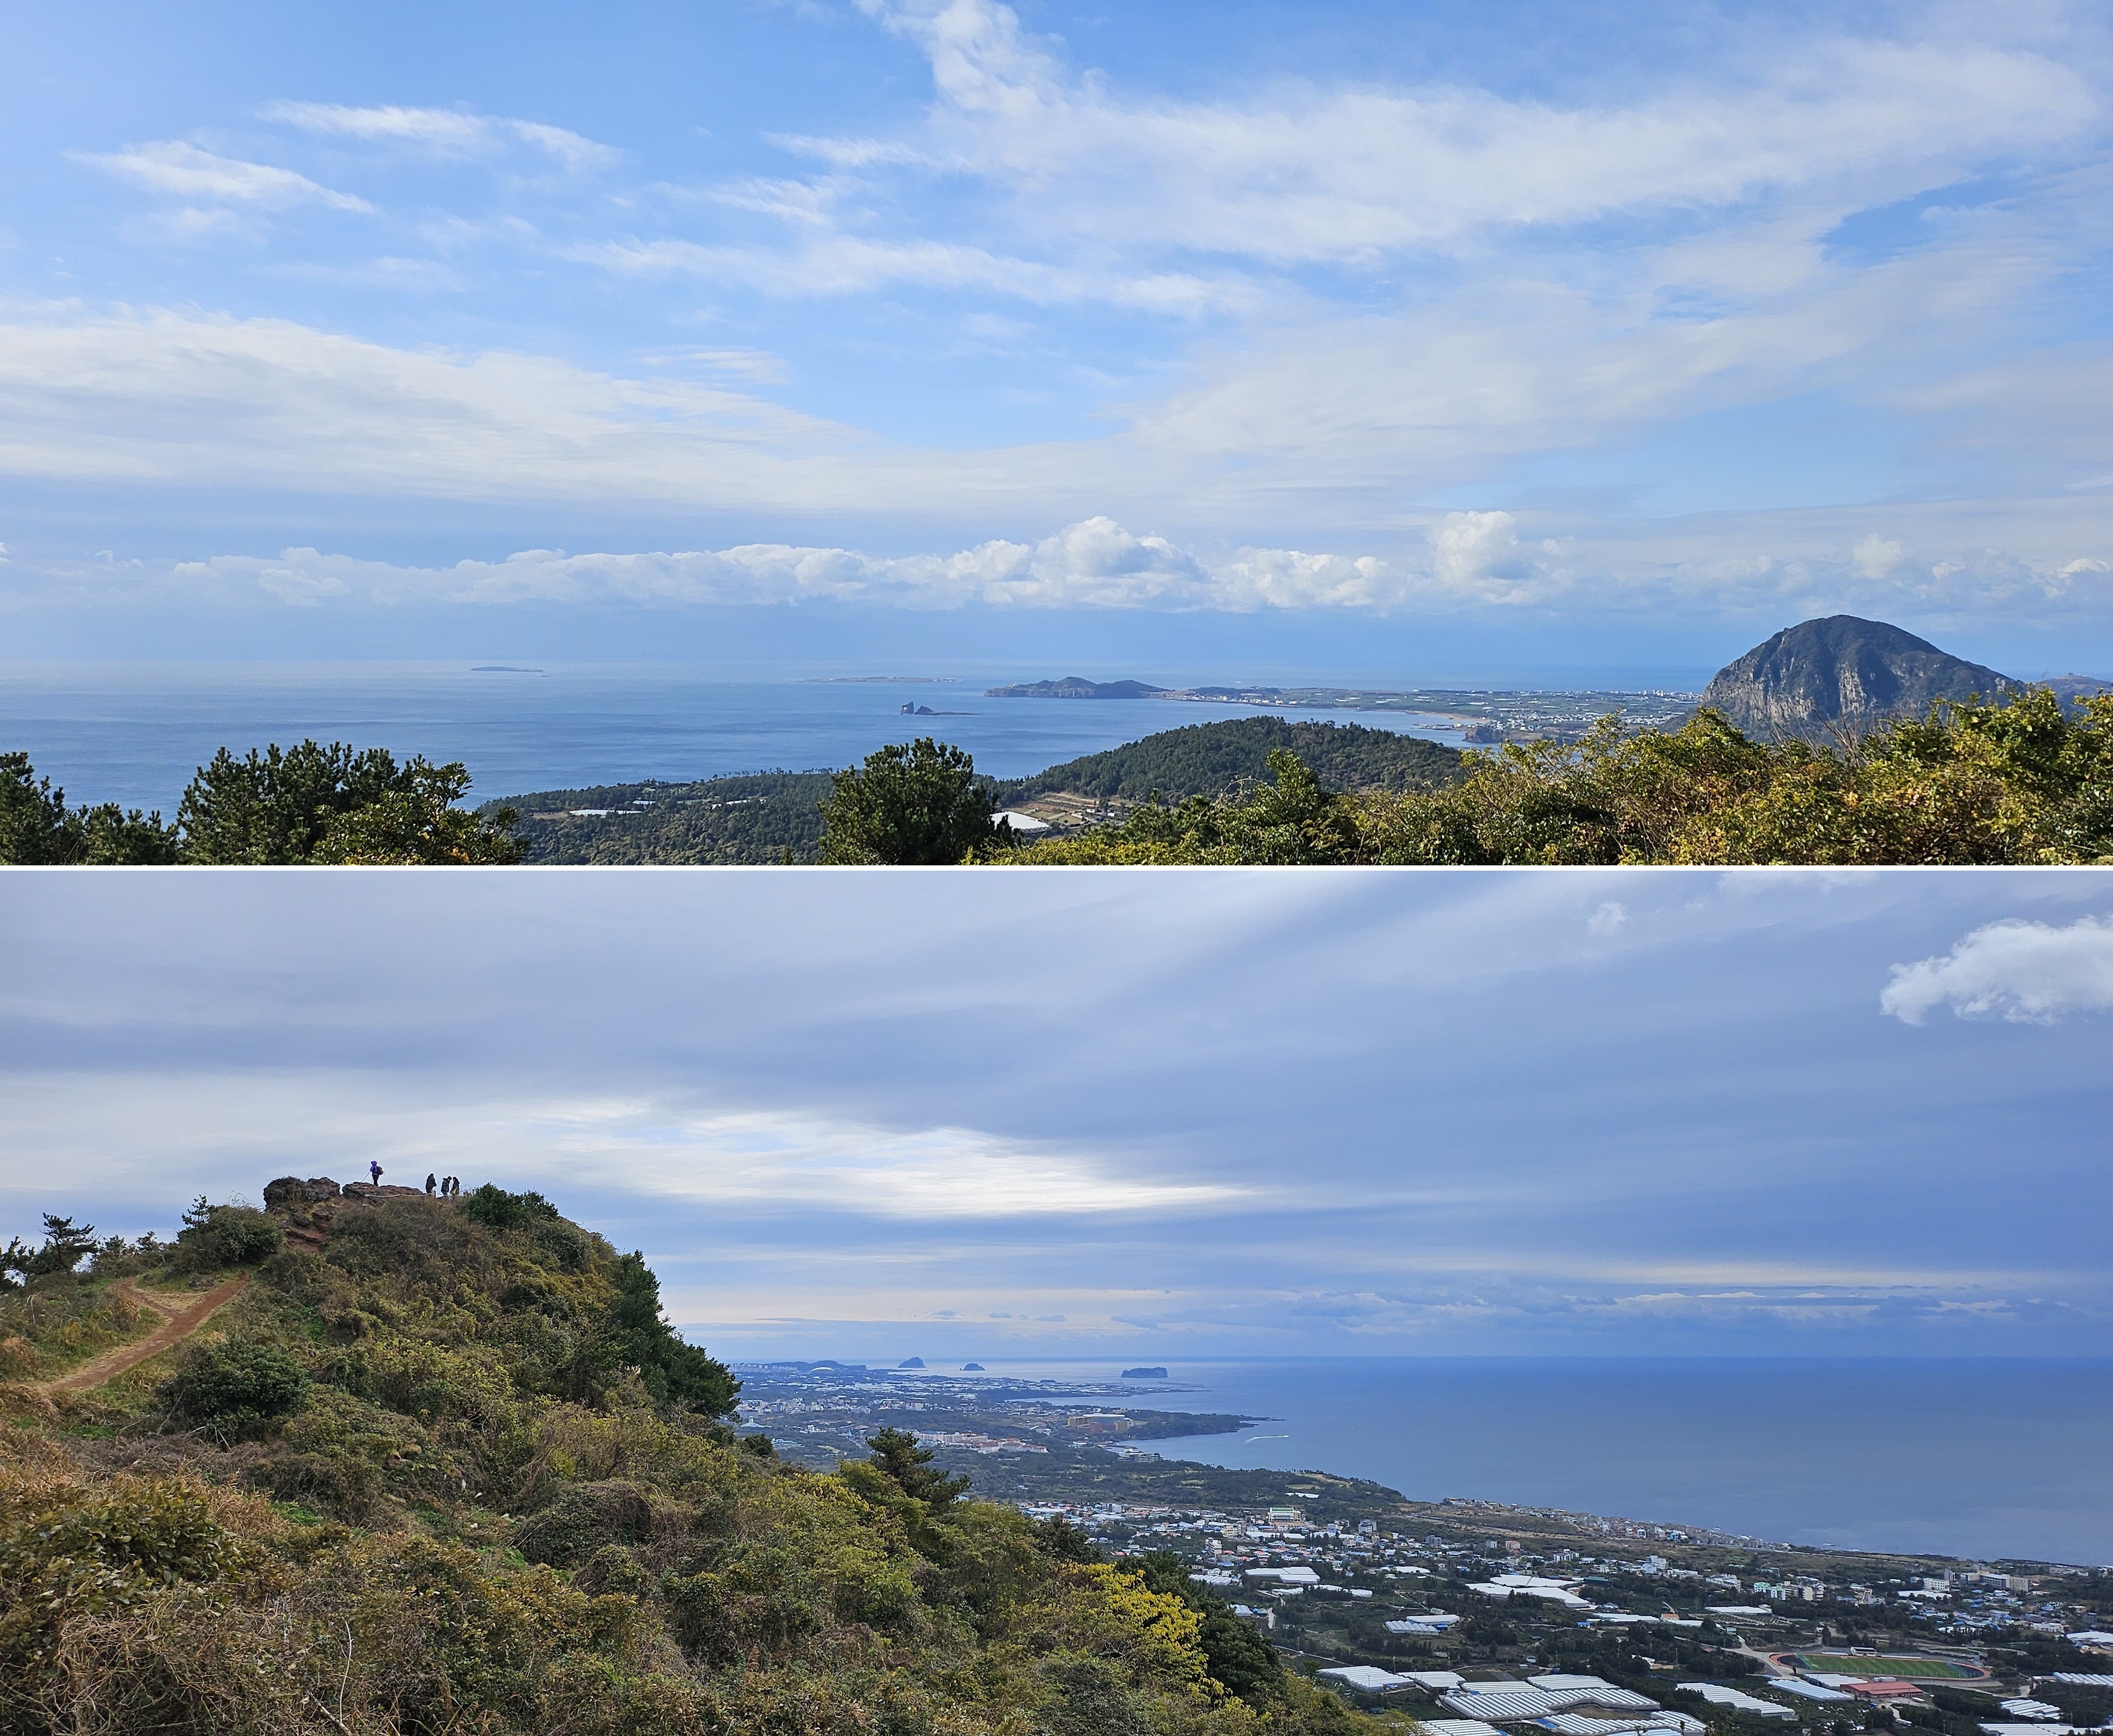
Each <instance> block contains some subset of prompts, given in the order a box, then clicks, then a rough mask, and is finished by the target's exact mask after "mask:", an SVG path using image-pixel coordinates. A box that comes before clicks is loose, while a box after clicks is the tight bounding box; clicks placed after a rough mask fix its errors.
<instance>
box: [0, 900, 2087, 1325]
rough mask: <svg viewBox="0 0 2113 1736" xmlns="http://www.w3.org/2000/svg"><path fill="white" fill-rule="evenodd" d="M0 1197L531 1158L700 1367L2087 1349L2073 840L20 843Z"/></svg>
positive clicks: (98, 1200) (523, 1164)
mask: <svg viewBox="0 0 2113 1736" xmlns="http://www.w3.org/2000/svg"><path fill="white" fill-rule="evenodd" d="M7 893H8V896H7V900H6V902H5V903H4V905H0V956H5V957H7V959H8V961H9V970H8V971H7V973H6V975H5V976H4V978H0V1095H4V1099H5V1101H4V1104H0V1142H4V1144H3V1145H0V1215H4V1217H5V1218H6V1220H7V1222H6V1225H5V1229H6V1231H7V1233H12V1232H13V1231H18V1230H19V1231H25V1232H26V1231H33V1230H34V1227H35V1223H36V1214H37V1213H39V1211H42V1210H57V1211H61V1212H65V1213H71V1214H73V1215H75V1216H76V1217H85V1218H88V1219H89V1220H92V1221H93V1222H94V1223H96V1224H97V1225H98V1227H100V1228H102V1229H103V1230H104V1231H106V1232H107V1231H124V1232H126V1233H137V1232H138V1231H141V1230H144V1229H146V1228H148V1227H157V1228H158V1229H160V1230H161V1231H163V1232H164V1233H167V1232H168V1231H171V1230H172V1229H173V1228H174V1227H175V1225H176V1218H177V1216H178V1213H179V1212H180V1209H181V1208H182V1207H183V1206H184V1205H185V1204H187V1203H188V1202H189V1200H190V1199H191V1198H192V1197H193V1196H194V1195H197V1194H199V1193H200V1192H205V1193H208V1194H210V1195H212V1196H214V1197H216V1198H226V1197H229V1196H230V1195H235V1194H244V1195H249V1197H251V1198H252V1199H255V1198H257V1197H258V1196H259V1195H261V1193H262V1187H263V1184H264V1183H265V1182H266V1181H269V1180H270V1179H271V1178H272V1177H273V1176H278V1175H282V1174H286V1173H299V1174H303V1175H309V1174H318V1173H322V1174H329V1175H331V1176H335V1177H336V1178H337V1179H339V1180H340V1181H343V1180H346V1179H349V1178H351V1177H353V1176H355V1175H357V1174H358V1173H359V1172H362V1171H363V1169H364V1167H365V1166H366V1164H367V1162H368V1160H369V1159H370V1158H379V1160H380V1161H381V1163H382V1164H383V1165H384V1167H386V1170H387V1171H388V1179H390V1180H391V1181H401V1182H407V1183H410V1184H412V1185H414V1186H415V1185H418V1184H419V1183H421V1182H422V1181H423V1180H424V1177H425V1174H426V1172H427V1171H428V1170H429V1169H430V1170H433V1171H436V1172H440V1173H443V1174H445V1173H450V1172H452V1173H457V1174H459V1175H460V1176H462V1177H463V1181H464V1182H465V1185H466V1186H470V1187H474V1186H477V1185H478V1184H479V1183H481V1182H483V1181H496V1182H499V1183H500V1184H501V1185H502V1186H509V1187H527V1186H533V1187H536V1188H538V1189H541V1190H544V1191H545V1192H546V1193H547V1194H549V1195H551V1196H552V1197H553V1198H554V1199H556V1200H557V1201H558V1202H559V1204H560V1205H561V1206H562V1207H564V1209H565V1210H566V1211H567V1212H568V1213H571V1214H572V1215H573V1216H575V1217H578V1218H579V1219H580V1220H582V1222H586V1223H588V1224H590V1225H591V1226H592V1227H596V1228H597V1229H599V1230H601V1231H603V1232H604V1233H605V1234H606V1235H608V1236H609V1237H610V1238H611V1239H612V1240H614V1241H615V1242H616V1243H617V1244H618V1245H619V1246H621V1247H624V1248H630V1247H633V1246H637V1247H641V1248H642V1249H644V1250H645V1251H646V1254H648V1256H649V1257H650V1259H651V1261H652V1263H653V1264H654V1265H655V1268H657V1269H658V1270H659V1272H661V1273H662V1275H663V1277H664V1281H665V1288H666V1294H667V1296H668V1299H669V1304H670V1308H671V1310H672V1312H673V1315H674V1317H675V1318H677V1319H678V1320H679V1321H681V1322H682V1323H686V1324H687V1325H690V1326H692V1327H695V1329H696V1332H697V1335H698V1336H701V1338H702V1340H703V1341H705V1343H707V1344H709V1345H713V1346H714V1347H716V1348H719V1349H722V1350H726V1351H728V1352H729V1353H739V1354H750V1353H753V1352H758V1351H788V1352H801V1353H804V1354H807V1355H840V1356H847V1357H854V1358H862V1357H868V1356H871V1357H887V1358H888V1359H895V1358H897V1357H900V1356H903V1355H911V1354H919V1355H946V1356H954V1355H960V1356H974V1355H1030V1354H1036V1355H1039V1354H1058V1353H1061V1352H1075V1351H1098V1350H1108V1351H1112V1352H1116V1353H1118V1354H1120V1355H1125V1356H1132V1355H1134V1357H1136V1358H1137V1359H1141V1360H1142V1359H1151V1360H1161V1359H1171V1358H1175V1357H1183V1358H1189V1359H1193V1358H1195V1357H1197V1356H1199V1355H1204V1354H1206V1353H1211V1354H1229V1353H1244V1354H1274V1353H1288V1352H1297V1351H1327V1352H1337V1353H1362V1352H1392V1353H1422V1352H1429V1353H1434V1354H1435V1353H1452V1352H1478V1353H1493V1354H1501V1353H1508V1352H1513V1351H1518V1352H1529V1351H1531V1352H1581V1353H1600V1352H1605V1353H1627V1352H1642V1353H1649V1352H1658V1351H1666V1352H1681V1353H1688V1354H1715V1353H1755V1352H1790V1353H1796V1352H1807V1351H1810V1352H1817V1353H1822V1354H1835V1353H1852V1352H1853V1353H1869V1354H1892V1353H1905V1354H1925V1353H1939V1352H1956V1353H1968V1352H1972V1353H1983V1352H1987V1353H2003V1354H2012V1353H2015V1354H2054V1353H2067V1354H2078V1353H2093V1354H2095V1353H2097V1352H2099V1351H2102V1350H2103V1349H2104V1346H2105V1344H2106V1332H2107V1328H2108V1325H2109V1318H2113V1268H2109V1266H2108V1263H2107V1260H2106V1242H2105V1234H2106V1222H2107V1221H2108V1208H2109V1206H2113V1172H2109V1170H2108V1167H2107V1149H2106V1126H2107V1123H2108V1117H2107V1108H2108V1102H2107V1084H2106V1081H2107V1079H2108V1077H2109V1076H2113V1069H2109V1067H2108V1066H2107V1058H2108V1048H2109V1039H2113V885H2109V884H2108V881H2107V879H2106V877H2105V876H2104V875H2092V874H2088V873H2075V874H2064V873H2032V874H2024V873H2015V872H2012V873H1986V874H1983V873H1971V872H1963V871H1953V872H1946V873H1944V874H1917V873H1910V872H1894V873H1889V874H1883V875H1808V874H1791V873H1785V874H1773V875H1771V874H1755V873H1746V874H1741V875H1696V874H1686V873H1665V874H1654V873H1650V872H1636V871H1631V872H1627V873H1622V874H1618V875H1598V874H1592V873H1586V872H1582V871H1572V870H1563V871H1559V872H1553V873H1541V874H1536V873H1533V872H1531V871H1527V872H1506V873H1472V872H1467V873H1458V874H1449V873H1444V872H1438V871H1414V872H1408V873H1384V872H1381V873H1369V874H1368V873H1361V872H1354V871H1349V870H1322V871H1319V872H1315V873H1300V872H1298V871H1293V870H1285V871H1272V872H1268V873H1261V872H1257V873H1253V874H1246V875H1225V874H1209V873H1202V874H1190V873H1184V872H1180V871H1174V870H1148V871H1143V872H1134V873H1124V872H1094V873H1088V872H1084V871H1066V870H1057V871H1054V872H1048V873H1040V874H1037V873H1034V872H1032V871H1027V870H1022V871H1019V872H1011V871H1007V872H998V871H995V870H993V871H991V872H988V873H984V874H969V875H964V874H959V873H955V874H919V873H914V872H910V873H892V872H888V871H883V870H851V871H849V872H842V873H831V872H828V871H826V870H804V871H801V872H798V873H782V872H780V873H771V872H762V873H744V872H740V871H734V870H728V871H723V872H718V873H712V874H697V873H670V874H658V873H653V872H649V871H642V870H641V871H634V872H627V873H623V874H568V873H564V872H562V871H554V872H551V873H548V874H541V875H517V874H510V873H504V872H501V873H495V874H486V875H480V874H473V873H470V872H468V871H465V872H462V873H444V874H412V873H394V872H388V871H382V872H367V873H335V872H327V871H323V870H295V871H292V872H281V873H269V872H266V873H253V874H252V873H235V872H228V873H221V874H214V875H203V874H199V875H191V874H182V873H152V874H134V875H126V874H123V873H120V872H117V871H110V872H105V873H99V874H80V873H75V874H39V873H35V872H33V871H26V870H25V871H24V872H22V873H21V874H18V875H16V876H14V877H12V878H11V879H10V880H9V881H8V883H7Z"/></svg>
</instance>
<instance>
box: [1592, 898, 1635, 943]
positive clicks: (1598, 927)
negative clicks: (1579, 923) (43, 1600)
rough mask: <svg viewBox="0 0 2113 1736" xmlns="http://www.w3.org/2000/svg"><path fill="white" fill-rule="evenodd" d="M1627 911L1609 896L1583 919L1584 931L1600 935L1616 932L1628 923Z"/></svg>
mask: <svg viewBox="0 0 2113 1736" xmlns="http://www.w3.org/2000/svg"><path fill="white" fill-rule="evenodd" d="M1628 921H1629V913H1628V911H1627V909H1626V908H1625V907H1623V906H1622V905H1621V904H1618V903H1617V902H1615V901H1614V900H1613V899H1612V898H1609V899H1608V900H1607V902H1605V903H1604V904H1602V905H1601V906H1600V907H1599V908H1598V909H1597V910H1595V911H1593V912H1592V914H1591V915H1590V916H1587V917H1586V919H1585V931H1586V933H1587V934H1596V935H1601V936H1604V935H1608V934H1619V933H1620V932H1621V931H1622V930H1623V929H1624V928H1626V927H1627V925H1628Z"/></svg>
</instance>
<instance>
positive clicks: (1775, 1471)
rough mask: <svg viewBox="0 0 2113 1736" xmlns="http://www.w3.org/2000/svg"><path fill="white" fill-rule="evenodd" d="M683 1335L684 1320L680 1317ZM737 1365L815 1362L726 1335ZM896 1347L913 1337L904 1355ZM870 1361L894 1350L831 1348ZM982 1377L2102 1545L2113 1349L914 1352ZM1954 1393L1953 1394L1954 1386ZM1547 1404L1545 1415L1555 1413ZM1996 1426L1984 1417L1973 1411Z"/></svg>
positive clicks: (1754, 1497) (1637, 1479) (1557, 1496)
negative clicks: (1128, 1375)
mask: <svg viewBox="0 0 2113 1736" xmlns="http://www.w3.org/2000/svg"><path fill="white" fill-rule="evenodd" d="M685 1330H686V1331H694V1330H695V1329H692V1328H685ZM721 1354H723V1355H726V1356H727V1358H728V1361H729V1363H730V1364H732V1365H734V1366H735V1367H736V1368H737V1372H738V1368H739V1365H740V1364H743V1363H760V1362H764V1361H772V1360H775V1361H783V1362H792V1361H802V1362H809V1361H819V1360H824V1359H826V1358H824V1357H819V1356H816V1355H811V1354H807V1353H804V1352H802V1353H798V1354H787V1355H783V1356H778V1357H772V1356H767V1355H760V1354H758V1353H755V1352H752V1351H744V1352H735V1351H727V1350H723V1351H722V1353H721ZM904 1354H905V1355H908V1354H910V1353H909V1352H907V1351H906V1352H905V1353H904ZM836 1359H837V1360H839V1361H842V1362H847V1363H857V1362H861V1361H863V1362H864V1363H865V1365H866V1366H867V1367H869V1368H874V1369H876V1370H880V1369H888V1368H894V1367H895V1365H896V1364H897V1363H899V1361H900V1360H901V1358H894V1359H880V1358H878V1357H874V1358H864V1357H860V1356H858V1355H848V1354H847V1355H841V1356H839V1357H837V1358H836ZM925 1361H926V1362H927V1364H928V1365H929V1366H928V1367H927V1368H926V1369H925V1370H924V1373H926V1374H927V1375H928V1376H938V1375H953V1376H955V1377H959V1376H960V1374H961V1363H962V1362H965V1361H976V1362H980V1363H982V1364H983V1368H984V1371H985V1372H986V1373H988V1375H989V1376H990V1377H993V1378H1001V1377H1012V1378H1019V1379H1025V1378H1039V1379H1058V1380H1077V1381H1080V1382H1120V1377H1121V1372H1122V1370H1123V1369H1124V1368H1135V1367H1139V1366H1144V1367H1162V1366H1163V1367H1165V1368H1166V1370H1167V1379H1166V1387H1173V1388H1177V1389H1181V1390H1176V1391H1169V1390H1166V1388H1165V1387H1162V1386H1161V1383H1160V1382H1157V1381H1150V1380H1140V1381H1138V1382H1134V1383H1133V1384H1134V1388H1135V1390H1136V1391H1137V1395H1138V1396H1137V1397H1136V1398H1135V1399H1134V1400H1131V1405H1132V1406H1133V1407H1134V1408H1137V1409H1160V1410H1187V1411H1198V1412H1219V1413H1235V1414H1243V1415H1249V1416H1258V1417H1266V1418H1267V1419H1268V1420H1267V1422H1266V1423H1263V1424H1261V1425H1258V1426H1257V1427H1254V1428H1243V1429H1242V1430H1240V1431H1239V1432H1237V1433H1233V1434H1216V1435H1195V1436H1174V1437H1165V1438H1161V1439H1153V1440H1148V1441H1140V1442H1139V1445H1140V1446H1143V1448H1144V1449H1145V1450H1148V1451H1151V1452H1154V1453H1157V1454H1158V1455H1161V1457H1163V1458H1167V1459H1179V1460H1190V1461H1193V1462H1196V1463H1199V1464H1212V1465H1218V1466H1221V1467H1226V1468H1233V1469H1272V1470H1281V1471H1285V1472H1287V1473H1289V1472H1294V1471H1303V1470H1311V1471H1323V1472H1327V1473H1332V1474H1334V1475H1337V1476H1350V1477H1359V1478H1367V1479H1368V1480H1370V1481H1372V1482H1378V1483H1381V1484H1383V1485H1385V1486H1386V1487H1390V1488H1392V1489H1394V1490H1396V1491H1398V1492H1399V1493H1401V1494H1402V1495H1403V1496H1407V1497H1408V1498H1409V1499H1411V1500H1414V1501H1440V1500H1443V1499H1444V1498H1446V1497H1448V1496H1454V1497H1463V1498H1467V1499H1473V1500H1481V1501H1501V1502H1504V1503H1506V1504H1508V1505H1516V1506H1526V1507H1548V1508H1554V1509H1559V1510H1563V1511H1566V1512H1572V1513H1581V1514H1595V1515H1597V1516H1600V1517H1602V1518H1610V1519H1611V1518H1618V1519H1632V1520H1636V1521H1640V1522H1648V1523H1650V1524H1669V1525H1677V1526H1688V1527H1695V1528H1709V1529H1712V1530H1717V1531H1723V1532H1726V1533H1731V1534H1733V1535H1744V1536H1747V1537H1752V1538H1754V1539H1755V1540H1756V1541H1760V1542H1773V1543H1786V1544H1793V1545H1806V1546H1816V1547H1824V1548H1836V1549H1853V1550H1866V1551H1882V1552H1883V1551H1893V1552H1899V1553H1916V1554H1935V1555H1946V1556H1957V1557H1960V1558H1961V1559H1974V1560H2005V1559H2015V1560H2043V1561H2051V1562H2062V1563H2067V1564H2071V1565H2083V1566H2096V1565H2106V1564H2107V1563H2109V1562H2113V1478H2107V1477H2106V1474H2105V1472H2104V1468H2103V1458H2104V1455H2103V1449H2102V1443H2103V1441H2105V1440H2106V1438H2107V1436H2108V1433H2109V1431H2113V1357H2061V1356H1985V1355H1984V1356H1943V1355H1896V1356H1870V1355H1846V1354H1834V1355H1796V1356H1786V1355H1722V1356H1714V1355H1713V1356H1680V1355H1663V1354H1660V1355H1610V1354H1589V1353H1588V1354H1583V1355H1564V1356H1547V1355H1437V1356H1417V1357H1401V1356H1385V1355H1370V1356H1327V1357H1321V1356H1295V1355H1294V1356H1272V1357H1262V1356H1257V1357H1226V1356H1216V1357H1211V1358H1206V1359H1195V1360H1191V1361H1179V1360H1171V1359H1166V1358H1165V1357H1163V1356H1158V1355H1145V1354H1143V1353H1142V1352H1140V1353H1139V1354H1137V1355H1132V1356H1127V1357H1114V1356H1100V1355H1086V1356H1063V1357H1059V1356H1038V1357H1007V1356H1003V1355H978V1356H972V1357H971V1356H965V1357H961V1358H949V1359H946V1360H945V1361H943V1362H942V1361H941V1360H939V1359H935V1358H933V1357H930V1356H927V1357H926V1358H925ZM1962 1393H1964V1394H1965V1395H1968V1396H1969V1402H1967V1403H1965V1404H1961V1403H1960V1396H1961V1394H1962ZM1559 1419H1560V1428H1559V1432H1556V1431H1557V1424H1558V1422H1559ZM1992 1423H1995V1424H1996V1426H1995V1427H1993V1428H1992V1427H1991V1424H1992Z"/></svg>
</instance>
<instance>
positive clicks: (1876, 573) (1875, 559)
mask: <svg viewBox="0 0 2113 1736" xmlns="http://www.w3.org/2000/svg"><path fill="white" fill-rule="evenodd" d="M1906 558H1907V550H1905V549H1904V548H1902V547H1901V545H1900V544H1899V543H1897V542H1894V541H1891V540H1889V539H1888V538H1887V537H1880V536H1878V535H1877V534H1875V533H1873V535H1871V536H1868V537H1864V538H1863V539H1862V540H1861V541H1859V542H1858V543H1857V545H1856V546H1855V548H1854V549H1852V550H1850V555H1849V564H1850V565H1851V567H1852V568H1854V569H1855V573H1856V576H1857V577H1858V578H1892V576H1893V574H1894V573H1896V572H1898V571H1899V570H1900V567H1901V563H1902V562H1903V561H1904V560H1905V559H1906Z"/></svg>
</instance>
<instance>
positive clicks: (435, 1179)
mask: <svg viewBox="0 0 2113 1736" xmlns="http://www.w3.org/2000/svg"><path fill="white" fill-rule="evenodd" d="M387 1173H388V1172H387V1171H386V1170H384V1169H383V1168H382V1167H381V1163H379V1162H378V1161H374V1160H370V1161H369V1162H368V1163H367V1175H368V1176H370V1177H372V1180H373V1182H374V1185H375V1186H377V1187H379V1186H381V1178H382V1176H384V1175H386V1174H387ZM426 1197H427V1199H461V1198H462V1177H461V1176H434V1175H431V1174H430V1173H429V1174H428V1175H427V1177H426Z"/></svg>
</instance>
